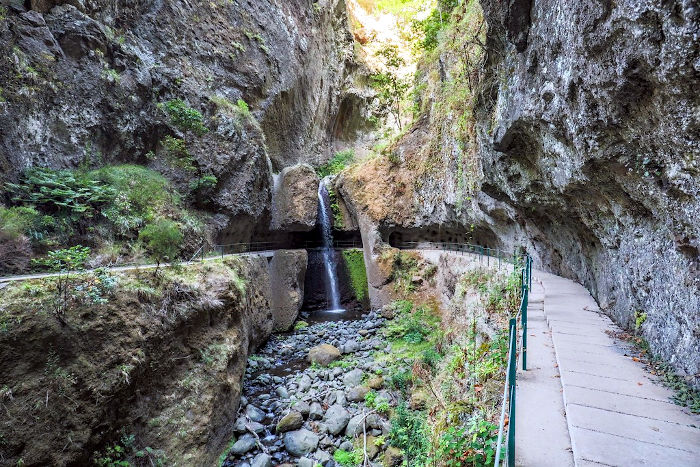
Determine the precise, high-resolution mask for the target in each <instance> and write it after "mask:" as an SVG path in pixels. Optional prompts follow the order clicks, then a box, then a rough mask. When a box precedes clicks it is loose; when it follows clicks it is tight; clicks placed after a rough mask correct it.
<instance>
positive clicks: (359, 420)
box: [345, 414, 365, 438]
mask: <svg viewBox="0 0 700 467" xmlns="http://www.w3.org/2000/svg"><path fill="white" fill-rule="evenodd" d="M364 419H365V416H364V415H363V414H357V415H355V416H354V417H352V418H351V419H350V421H348V425H347V427H346V428H345V436H347V437H349V438H354V437H356V436H358V435H359V434H360V433H362V426H363V420H364Z"/></svg>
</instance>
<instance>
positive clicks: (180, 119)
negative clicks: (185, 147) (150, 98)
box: [158, 99, 209, 136]
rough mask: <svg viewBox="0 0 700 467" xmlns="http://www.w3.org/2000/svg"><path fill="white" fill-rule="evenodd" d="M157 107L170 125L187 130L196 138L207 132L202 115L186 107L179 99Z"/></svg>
mask: <svg viewBox="0 0 700 467" xmlns="http://www.w3.org/2000/svg"><path fill="white" fill-rule="evenodd" d="M158 107H159V108H161V109H163V110H165V113H167V114H168V116H169V117H170V121H171V122H172V124H173V125H175V126H177V127H178V128H179V129H180V130H182V131H188V130H189V131H192V132H194V133H195V134H196V135H197V136H202V135H204V134H205V133H207V132H208V131H209V129H208V128H207V127H206V126H204V117H202V114H201V113H200V112H199V111H198V110H196V109H193V108H192V107H190V106H189V105H187V104H186V103H185V102H184V101H182V100H181V99H173V100H170V101H167V102H163V103H160V104H158Z"/></svg>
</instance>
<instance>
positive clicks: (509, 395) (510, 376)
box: [493, 254, 532, 467]
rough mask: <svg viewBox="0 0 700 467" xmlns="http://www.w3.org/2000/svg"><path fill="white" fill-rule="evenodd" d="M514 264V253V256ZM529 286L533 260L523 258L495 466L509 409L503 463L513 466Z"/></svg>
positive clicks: (530, 285)
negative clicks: (518, 346) (519, 366)
mask: <svg viewBox="0 0 700 467" xmlns="http://www.w3.org/2000/svg"><path fill="white" fill-rule="evenodd" d="M514 258H515V259H516V264H517V254H516V255H514ZM531 287H532V257H531V256H530V255H525V257H524V264H523V265H522V266H521V268H520V293H521V299H520V309H519V310H518V313H517V315H516V317H515V318H512V319H511V320H510V323H509V334H508V341H509V345H508V365H507V370H506V380H505V382H504V383H503V406H502V407H501V417H500V421H499V426H498V441H497V443H498V445H497V446H496V457H495V460H494V464H493V465H494V467H499V465H500V464H501V449H502V445H503V434H504V430H505V411H506V404H507V407H508V443H507V447H506V454H507V455H506V458H505V460H506V463H507V466H508V467H514V466H515V400H516V397H515V395H516V366H517V359H518V355H521V356H522V360H523V370H527V307H528V300H529V293H530V289H531ZM518 317H519V318H520V323H521V325H522V340H521V341H520V342H521V344H522V347H521V350H520V352H517V349H516V342H517V340H518V327H517V321H518Z"/></svg>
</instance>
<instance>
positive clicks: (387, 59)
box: [370, 44, 410, 130]
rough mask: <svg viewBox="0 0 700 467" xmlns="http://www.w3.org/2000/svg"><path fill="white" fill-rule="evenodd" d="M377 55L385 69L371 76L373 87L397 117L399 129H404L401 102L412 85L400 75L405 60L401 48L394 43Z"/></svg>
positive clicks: (380, 50) (381, 101) (382, 102)
mask: <svg viewBox="0 0 700 467" xmlns="http://www.w3.org/2000/svg"><path fill="white" fill-rule="evenodd" d="M376 55H377V57H379V58H380V59H381V60H382V62H383V64H384V67H385V71H382V72H379V73H374V74H372V75H371V76H370V79H371V80H372V87H373V88H374V89H375V90H376V91H377V97H378V98H379V100H380V104H381V105H382V106H383V107H386V108H387V109H388V110H389V113H391V114H392V115H393V116H394V118H395V119H396V122H397V124H398V126H399V130H402V123H401V115H402V109H401V102H402V101H403V99H404V97H405V96H406V91H408V88H409V87H410V85H409V82H408V81H407V80H406V79H405V78H402V77H401V76H400V75H399V70H400V68H401V67H402V66H403V65H404V64H405V61H404V59H403V58H401V56H400V55H399V48H398V47H397V46H396V45H393V44H387V45H385V46H383V47H382V48H381V49H379V51H377V53H376Z"/></svg>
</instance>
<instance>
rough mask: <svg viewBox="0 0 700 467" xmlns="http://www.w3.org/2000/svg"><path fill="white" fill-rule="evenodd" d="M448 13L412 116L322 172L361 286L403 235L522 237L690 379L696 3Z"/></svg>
mask: <svg viewBox="0 0 700 467" xmlns="http://www.w3.org/2000/svg"><path fill="white" fill-rule="evenodd" d="M482 8H483V9H482ZM451 22H452V23H451V26H450V29H447V30H446V32H444V33H443V34H444V35H443V37H442V39H441V42H440V44H439V45H438V48H437V49H436V51H435V52H433V53H432V55H431V56H430V57H431V58H430V59H428V60H425V61H424V62H423V63H422V64H421V65H420V67H419V68H420V70H419V74H418V82H417V85H419V86H420V87H421V89H422V92H421V93H420V94H419V98H418V102H417V103H418V105H419V106H420V108H421V111H420V113H419V115H418V118H417V119H416V121H415V122H414V124H413V126H412V127H411V128H410V129H408V130H407V131H406V134H405V135H404V136H403V137H402V138H401V139H400V140H399V141H398V142H397V143H396V144H395V145H394V146H393V147H392V148H390V151H389V154H385V155H383V156H382V157H377V158H375V159H372V160H370V161H367V162H366V163H364V164H362V165H360V166H358V167H354V168H351V169H350V170H349V171H347V172H346V173H344V174H342V175H341V177H340V178H339V179H338V181H337V183H336V184H337V187H336V188H337V191H338V192H339V193H340V194H341V195H342V197H343V199H344V201H345V202H346V204H347V205H348V206H349V207H350V210H351V211H352V212H353V214H354V216H355V217H356V218H357V219H358V220H359V222H360V226H361V228H362V232H363V240H364V241H365V249H366V258H365V259H366V260H367V262H368V275H369V278H370V285H374V289H375V291H376V290H378V289H379V288H380V287H381V282H382V279H381V274H374V273H373V271H374V270H375V269H376V267H375V266H373V265H372V263H373V262H376V259H377V258H378V257H379V255H380V253H381V251H382V249H383V248H385V247H386V246H387V244H394V243H396V242H397V241H400V240H402V239H408V240H412V239H423V240H442V241H465V240H468V241H472V242H474V243H479V244H482V245H485V246H490V247H496V248H502V249H504V250H506V251H510V252H512V251H513V250H514V249H515V248H519V247H521V246H522V247H524V248H526V249H527V251H528V252H529V253H530V254H531V255H532V256H533V257H534V259H535V267H537V268H543V269H545V270H548V271H551V272H554V273H557V274H560V275H563V276H565V277H568V278H572V279H574V280H577V281H579V282H581V283H582V284H584V285H585V286H586V287H587V288H588V289H589V290H590V291H591V293H592V294H593V296H594V297H595V298H596V300H597V301H598V302H599V303H600V305H601V308H602V309H603V310H605V312H606V313H609V314H610V315H611V316H612V317H613V318H614V319H615V320H616V321H617V322H618V323H620V324H621V325H622V326H624V327H626V328H627V329H635V328H638V331H639V332H640V333H641V334H642V335H643V336H644V337H645V338H646V339H647V341H648V342H649V344H650V347H651V350H652V352H653V353H654V354H655V355H658V356H660V357H662V358H664V359H665V360H667V361H669V362H671V363H672V365H673V366H674V368H675V369H676V370H677V371H678V372H679V373H681V374H683V375H685V376H686V377H687V379H688V380H689V382H691V384H694V385H695V386H696V387H697V386H699V385H700V380H699V379H698V375H699V374H700V312H699V311H698V310H700V223H698V219H700V114H699V113H698V108H700V95H699V94H698V93H697V88H698V84H699V83H700V68H699V66H698V64H699V63H700V45H699V44H700V43H699V41H698V37H699V35H700V8H699V7H698V6H697V5H695V4H694V2H691V1H683V0H677V1H669V2H663V3H661V4H660V3H659V2H655V1H650V0H649V1H642V2H639V1H631V0H630V1H619V2H609V1H599V0H583V1H579V0H577V1H567V0H522V1H520V0H513V1H510V2H501V1H495V0H483V1H482V2H481V4H480V5H479V4H478V3H477V2H475V1H471V2H464V3H463V4H462V5H460V6H458V7H456V9H455V12H453V15H452V20H451ZM459 41H462V42H459ZM455 44H456V45H455ZM465 57H466V59H465ZM465 60H466V61H465ZM465 70H466V71H465ZM373 279H374V282H375V283H374V284H373ZM378 301H380V300H378Z"/></svg>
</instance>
